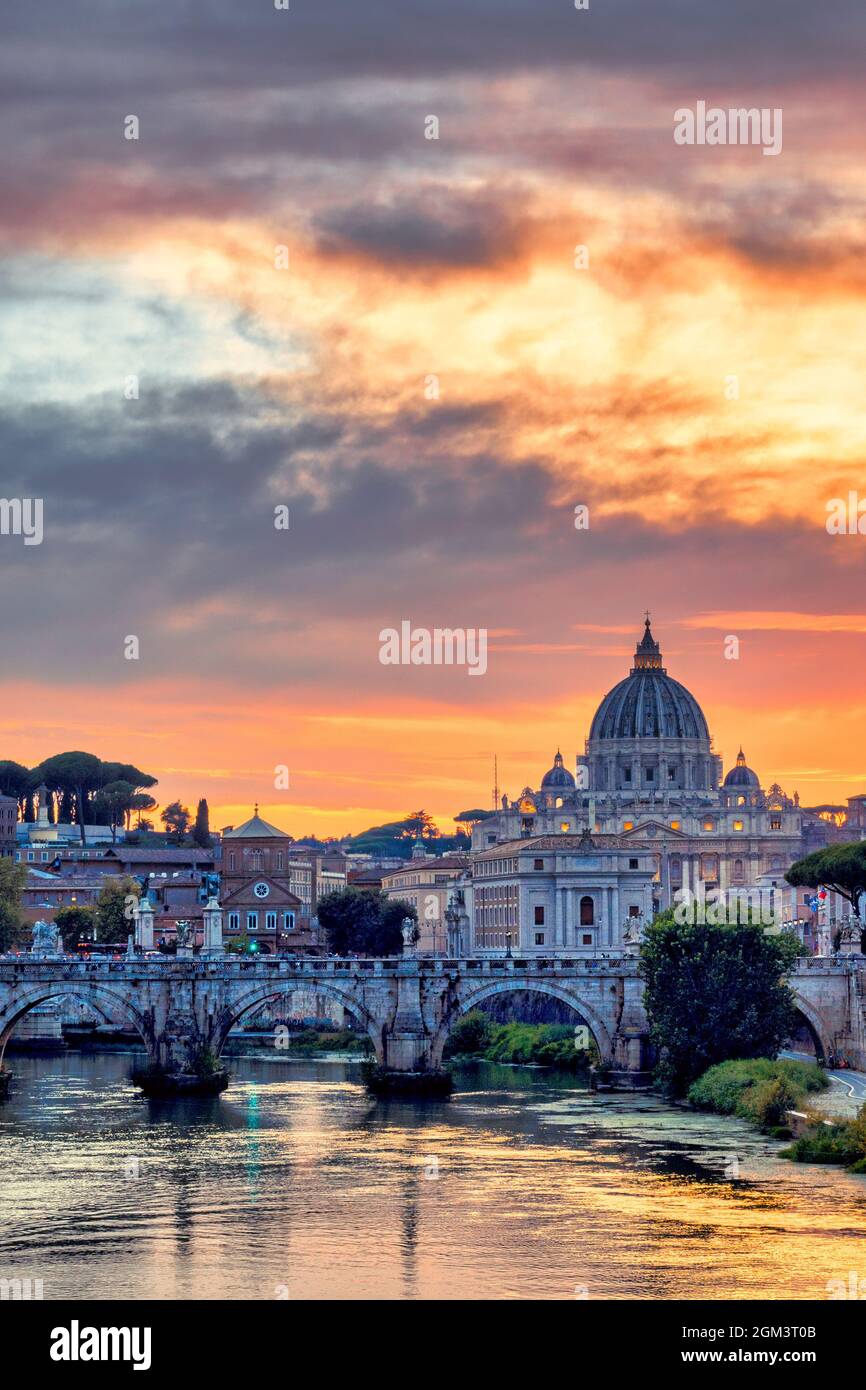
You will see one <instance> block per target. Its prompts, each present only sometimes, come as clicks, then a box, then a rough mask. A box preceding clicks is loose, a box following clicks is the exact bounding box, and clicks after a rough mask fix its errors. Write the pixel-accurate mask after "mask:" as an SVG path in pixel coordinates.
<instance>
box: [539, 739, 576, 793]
mask: <svg viewBox="0 0 866 1390" xmlns="http://www.w3.org/2000/svg"><path fill="white" fill-rule="evenodd" d="M541 786H542V790H543V789H544V788H545V787H570V788H571V790H572V791H574V778H573V777H572V775H571V773H570V772H569V770H568V768H567V767H565V766H564V765H563V761H562V754H561V753H560V751H559V749H558V748H557V750H556V757H555V758H554V760H553V767H552V768H551V769H550V771H549V772H545V774H544V776H543V777H542V779H541Z"/></svg>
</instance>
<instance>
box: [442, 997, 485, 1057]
mask: <svg viewBox="0 0 866 1390" xmlns="http://www.w3.org/2000/svg"><path fill="white" fill-rule="evenodd" d="M492 1041H493V1024H492V1023H491V1021H490V1019H489V1017H488V1016H487V1014H486V1013H484V1011H483V1010H482V1009H471V1010H470V1011H469V1013H468V1014H464V1015H463V1017H462V1018H458V1020H457V1022H456V1023H455V1024H454V1027H453V1028H452V1029H451V1032H450V1033H449V1035H448V1043H447V1052H448V1055H449V1056H451V1057H457V1056H461V1055H464V1056H469V1055H470V1054H471V1053H474V1052H486V1051H487V1049H488V1047H489V1046H490V1044H491V1042H492Z"/></svg>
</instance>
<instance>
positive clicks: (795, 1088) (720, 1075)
mask: <svg viewBox="0 0 866 1390" xmlns="http://www.w3.org/2000/svg"><path fill="white" fill-rule="evenodd" d="M775 1080H780V1081H784V1082H785V1084H786V1085H787V1086H789V1087H790V1093H789V1107H788V1108H793V1107H794V1106H796V1105H797V1104H799V1103H800V1101H801V1100H802V1098H803V1096H804V1095H805V1094H806V1093H807V1092H810V1091H823V1090H824V1089H825V1088H826V1087H827V1085H828V1084H829V1083H828V1081H827V1078H826V1076H825V1075H824V1073H823V1072H822V1070H821V1068H820V1067H818V1066H816V1065H815V1064H814V1063H813V1062H792V1061H787V1060H777V1061H773V1060H772V1059H771V1058H769V1057H749V1058H745V1059H743V1060H740V1061H734V1062H719V1063H718V1065H717V1066H714V1067H710V1068H709V1070H708V1071H705V1072H704V1074H703V1076H700V1077H698V1080H697V1081H695V1082H693V1083H692V1085H691V1086H690V1087H689V1092H688V1099H689V1103H690V1104H691V1105H693V1106H695V1108H696V1109H698V1110H712V1111H713V1112H714V1113H715V1114H717V1115H734V1114H738V1113H739V1114H742V1113H743V1111H742V1110H741V1109H740V1106H741V1103H742V1102H743V1097H744V1094H745V1092H747V1091H748V1090H749V1089H750V1088H751V1087H754V1086H757V1085H759V1084H760V1083H762V1082H768V1081H775Z"/></svg>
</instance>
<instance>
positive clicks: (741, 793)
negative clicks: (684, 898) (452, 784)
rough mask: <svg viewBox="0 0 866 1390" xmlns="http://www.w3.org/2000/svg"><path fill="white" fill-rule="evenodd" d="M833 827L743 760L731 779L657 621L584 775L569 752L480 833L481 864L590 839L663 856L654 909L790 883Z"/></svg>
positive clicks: (594, 742)
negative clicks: (682, 893) (781, 879)
mask: <svg viewBox="0 0 866 1390" xmlns="http://www.w3.org/2000/svg"><path fill="white" fill-rule="evenodd" d="M826 830H827V827H826V825H825V823H824V822H821V821H819V820H818V818H817V817H816V816H815V815H813V814H812V813H810V812H808V811H805V810H804V809H803V808H802V807H801V806H800V804H799V798H798V796H797V794H796V792H795V793H794V796H793V797H789V796H787V795H786V794H785V793H784V792H783V791H782V788H781V787H780V786H779V785H778V784H777V783H775V782H774V783H773V784H772V786H770V787H769V788H768V789H767V790H766V791H765V790H763V789H762V788H761V785H760V780H759V778H758V776H757V774H756V773H755V772H754V771H753V770H752V769H751V768H750V767H749V765H748V763H747V760H746V757H745V754H744V753H743V750H742V749H740V751H739V753H738V755H737V758H736V761H735V763H734V766H733V767H731V768H730V770H729V771H728V773H727V775H726V776H724V777H723V768H722V760H721V758H720V756H719V754H718V753H717V752H716V751H715V749H714V747H713V742H712V737H711V735H710V730H709V726H708V724H707V720H706V718H705V716H704V713H703V710H702V709H701V707H700V705H699V704H698V702H697V700H696V699H695V697H694V695H692V694H691V692H690V691H688V690H687V689H686V688H685V686H683V685H681V684H680V683H679V681H677V680H675V679H674V678H673V677H672V676H670V675H669V674H668V672H667V670H666V669H665V666H664V662H663V658H662V652H661V648H660V645H659V643H658V642H657V641H656V640H655V638H654V637H653V634H652V629H651V626H650V620H649V617H647V619H646V623H645V625H644V631H643V634H642V636H641V639H640V641H639V642H638V644H637V647H636V649H635V654H634V662H633V665H632V667H631V670H630V671H629V673H628V674H627V675H626V676H625V677H624V678H623V679H622V680H621V681H619V682H618V683H617V684H616V685H615V686H614V687H613V689H612V690H610V691H608V693H607V695H605V697H604V699H603V700H602V701H601V704H600V705H599V707H598V709H597V710H596V713H595V716H594V718H593V720H592V723H591V725H590V729H589V736H588V738H587V740H586V743H585V746H584V751H583V752H582V753H580V754H578V756H577V758H576V764H575V772H574V774H572V773H571V772H570V771H569V769H568V768H567V767H566V766H565V762H564V759H563V757H562V755H561V753H559V752H557V754H556V756H555V758H554V761H553V766H552V767H551V768H550V770H549V771H548V772H546V773H545V774H544V776H543V777H542V779H541V785H540V787H539V788H538V790H537V791H534V790H533V789H532V788H530V787H525V788H524V789H523V791H522V792H521V793H520V795H519V797H517V799H516V800H514V801H509V800H508V798H507V797H505V796H503V798H502V804H501V806H500V807H499V808H498V809H497V811H496V812H495V813H494V815H492V816H491V817H490V818H489V819H487V820H484V821H481V822H479V823H478V824H477V825H476V827H475V829H474V832H473V837H472V848H473V852H474V854H479V853H487V852H489V851H490V850H491V849H492V848H493V847H498V846H505V845H509V844H510V843H512V842H519V841H521V840H531V839H535V838H537V837H539V836H544V837H555V836H569V835H572V836H573V835H579V834H581V833H583V832H585V833H588V834H589V835H590V836H591V837H592V840H593V842H594V845H595V846H596V848H597V849H599V850H602V849H606V848H615V847H619V848H621V849H631V850H632V851H633V852H636V853H637V856H638V859H639V861H641V866H642V865H643V859H642V856H644V855H649V856H650V857H651V860H652V863H653V866H654V873H653V901H652V907H653V909H654V910H659V909H661V908H663V907H667V906H670V905H671V903H672V901H674V894H675V893H676V891H677V890H678V889H681V888H688V889H691V890H692V891H695V890H696V889H697V888H698V885H703V888H704V889H705V890H706V891H710V890H714V889H722V890H726V889H729V888H734V887H739V886H747V885H750V884H756V883H757V882H758V881H759V879H761V878H762V876H764V875H767V874H778V875H783V874H784V871H785V869H786V868H787V867H788V866H789V865H790V864H791V863H793V861H794V860H795V859H797V858H799V857H800V856H801V855H802V854H803V853H806V852H807V851H808V850H810V849H813V848H815V847H816V846H817V845H819V844H820V843H822V842H823V837H824V836H825V833H826Z"/></svg>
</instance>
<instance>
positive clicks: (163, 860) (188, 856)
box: [105, 845, 214, 864]
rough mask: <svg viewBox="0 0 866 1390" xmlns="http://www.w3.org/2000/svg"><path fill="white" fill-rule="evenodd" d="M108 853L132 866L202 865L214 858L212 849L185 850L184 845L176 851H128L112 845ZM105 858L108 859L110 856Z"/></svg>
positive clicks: (139, 849) (137, 849) (133, 849)
mask: <svg viewBox="0 0 866 1390" xmlns="http://www.w3.org/2000/svg"><path fill="white" fill-rule="evenodd" d="M108 853H109V854H113V855H115V856H116V857H117V858H118V859H123V860H126V861H127V862H128V863H130V864H145V863H151V864H190V863H192V864H202V863H205V862H206V861H210V860H212V859H213V857H214V852H213V850H212V849H192V848H191V847H190V848H189V849H184V847H183V846H182V845H178V846H176V847H175V848H174V849H141V848H139V847H138V846H136V847H135V848H130V849H126V848H125V847H124V846H123V845H112V847H111V849H110V850H109V851H108ZM105 857H106V858H108V854H106V856H105Z"/></svg>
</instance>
